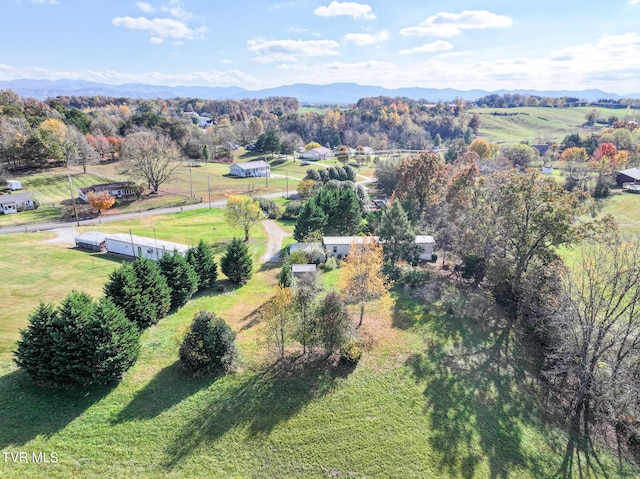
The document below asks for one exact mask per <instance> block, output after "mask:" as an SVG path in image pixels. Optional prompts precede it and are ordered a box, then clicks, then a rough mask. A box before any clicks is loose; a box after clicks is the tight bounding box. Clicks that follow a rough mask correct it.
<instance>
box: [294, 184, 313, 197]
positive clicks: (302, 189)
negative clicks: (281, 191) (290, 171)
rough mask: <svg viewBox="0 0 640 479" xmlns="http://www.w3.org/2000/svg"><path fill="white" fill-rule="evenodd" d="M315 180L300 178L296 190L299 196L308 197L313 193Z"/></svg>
mask: <svg viewBox="0 0 640 479" xmlns="http://www.w3.org/2000/svg"><path fill="white" fill-rule="evenodd" d="M315 185H316V182H315V181H313V180H302V181H301V182H300V183H298V186H297V187H296V190H297V191H298V194H299V195H300V198H309V197H310V196H311V195H312V194H313V190H314V187H315Z"/></svg>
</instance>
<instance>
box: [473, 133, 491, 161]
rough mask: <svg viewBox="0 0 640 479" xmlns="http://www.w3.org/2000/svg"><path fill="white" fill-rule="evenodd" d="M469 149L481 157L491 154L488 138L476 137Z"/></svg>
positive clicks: (484, 157) (487, 156)
mask: <svg viewBox="0 0 640 479" xmlns="http://www.w3.org/2000/svg"><path fill="white" fill-rule="evenodd" d="M469 151H475V152H476V153H477V154H478V156H479V157H480V158H481V159H483V160H484V159H486V158H489V157H490V156H491V146H490V145H489V142H488V141H487V140H483V139H481V138H476V139H475V140H473V141H472V142H471V144H470V145H469Z"/></svg>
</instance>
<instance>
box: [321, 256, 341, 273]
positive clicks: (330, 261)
mask: <svg viewBox="0 0 640 479" xmlns="http://www.w3.org/2000/svg"><path fill="white" fill-rule="evenodd" d="M339 267H340V265H339V264H338V260H337V259H336V258H334V257H333V256H331V257H329V258H327V261H325V262H324V264H323V265H322V269H324V270H325V271H333V270H334V269H337V268H339Z"/></svg>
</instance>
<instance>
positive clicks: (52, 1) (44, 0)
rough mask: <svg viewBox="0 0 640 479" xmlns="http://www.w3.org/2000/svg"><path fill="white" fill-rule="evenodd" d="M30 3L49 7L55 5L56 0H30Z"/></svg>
mask: <svg viewBox="0 0 640 479" xmlns="http://www.w3.org/2000/svg"><path fill="white" fill-rule="evenodd" d="M31 2H32V3H39V4H40V5H42V4H45V3H49V4H51V5H57V4H58V0H31Z"/></svg>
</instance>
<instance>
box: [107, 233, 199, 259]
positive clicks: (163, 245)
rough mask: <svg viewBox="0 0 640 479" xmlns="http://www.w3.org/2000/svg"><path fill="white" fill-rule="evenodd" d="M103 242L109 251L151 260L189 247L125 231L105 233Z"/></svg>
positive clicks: (182, 253) (180, 252)
mask: <svg viewBox="0 0 640 479" xmlns="http://www.w3.org/2000/svg"><path fill="white" fill-rule="evenodd" d="M105 242H106V247H107V251H108V252H109V253H116V254H122V255H125V256H131V257H132V258H147V259H150V260H153V261H157V260H159V259H160V258H162V255H164V254H165V253H169V254H173V253H174V251H177V252H178V254H181V255H184V254H186V252H187V250H188V249H189V247H188V246H187V245H184V244H180V243H172V242H171V241H162V240H156V239H154V238H144V237H142V236H132V235H128V234H126V233H117V234H112V235H106V236H105Z"/></svg>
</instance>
